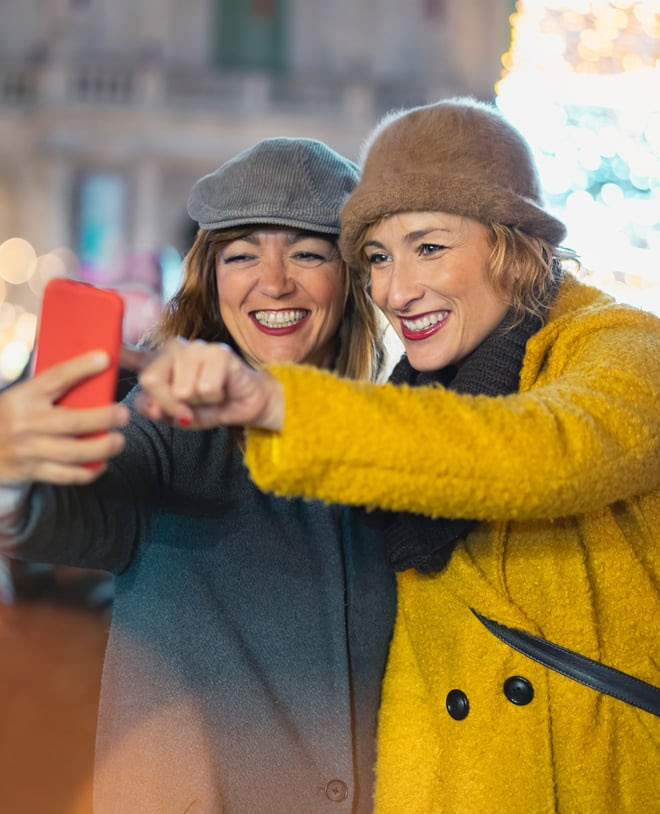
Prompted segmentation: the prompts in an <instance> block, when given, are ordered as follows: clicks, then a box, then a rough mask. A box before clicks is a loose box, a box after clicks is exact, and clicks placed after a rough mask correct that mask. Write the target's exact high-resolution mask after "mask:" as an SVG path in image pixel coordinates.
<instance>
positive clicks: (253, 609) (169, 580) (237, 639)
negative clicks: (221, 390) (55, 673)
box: [2, 396, 395, 814]
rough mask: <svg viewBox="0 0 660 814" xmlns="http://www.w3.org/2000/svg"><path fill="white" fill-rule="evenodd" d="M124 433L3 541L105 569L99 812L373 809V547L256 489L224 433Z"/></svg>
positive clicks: (379, 616) (382, 594)
mask: <svg viewBox="0 0 660 814" xmlns="http://www.w3.org/2000/svg"><path fill="white" fill-rule="evenodd" d="M131 398H132V397H131V396H129V397H128V402H129V404H130V402H131ZM126 434H127V445H126V448H125V450H124V452H123V453H122V454H121V455H120V456H119V457H118V458H116V459H115V460H114V461H113V462H112V463H111V465H110V468H109V470H108V472H107V473H106V474H104V475H103V476H102V477H101V478H100V479H99V480H98V481H97V482H96V483H95V484H93V485H91V486H85V487H55V488H53V487H50V486H45V485H37V486H35V487H34V488H33V491H32V493H31V497H30V506H29V513H28V517H27V520H26V522H25V524H24V525H23V526H22V528H21V529H19V530H18V531H17V533H16V534H14V535H12V536H11V537H9V538H3V539H2V545H3V548H4V549H5V550H6V551H9V553H11V555H12V556H16V557H20V558H25V559H31V560H33V561H36V562H50V563H62V564H67V565H77V566H82V567H85V568H100V569H104V570H108V571H110V572H112V573H113V574H115V600H114V605H113V616H112V624H111V628H110V635H109V640H108V645H107V652H106V658H105V664H104V671H103V682H102V691H101V700H100V710H99V719H98V733H97V754H96V772H95V780H94V805H95V808H94V810H95V814H133V812H135V814H184V812H185V814H220V812H227V813H230V812H232V813H233V812H236V813H238V814H257V813H258V814H295V813H296V812H300V813H301V814H315V813H316V812H337V814H340V813H341V812H346V813H348V812H360V814H363V813H366V812H369V811H370V810H371V808H372V805H371V790H372V767H373V763H374V756H375V755H374V752H375V730H376V713H377V707H378V703H379V697H380V683H381V678H382V674H383V671H384V665H385V659H386V653H387V648H388V644H389V640H390V635H391V630H392V625H393V620H394V611H395V584H394V578H393V576H392V574H391V572H390V570H389V568H388V567H387V565H386V563H385V561H384V556H383V552H382V549H381V547H380V546H379V545H378V542H377V540H375V539H374V537H372V536H370V534H371V532H369V531H368V530H367V529H365V528H364V527H362V526H360V527H359V528H358V524H357V523H356V522H354V518H353V516H352V515H351V513H350V511H349V510H348V509H345V508H341V507H338V506H326V505H323V504H321V503H318V502H310V501H303V500H286V499H282V498H275V497H273V496H272V495H269V494H263V493H261V492H260V491H259V490H258V489H257V488H256V487H255V486H254V484H253V483H252V482H251V481H250V479H249V477H248V474H247V471H246V469H245V467H244V465H243V461H242V455H241V452H240V450H239V449H238V447H237V446H236V445H231V444H228V433H227V431H226V430H225V429H218V430H212V431H204V432H184V431H182V430H177V429H171V428H168V427H166V426H162V425H156V424H153V423H151V422H149V421H147V420H145V419H144V418H142V417H141V416H138V415H134V416H133V418H132V420H131V424H130V425H129V427H128V428H127V429H126ZM329 442H331V441H329Z"/></svg>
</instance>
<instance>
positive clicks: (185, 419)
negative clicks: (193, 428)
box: [179, 415, 192, 427]
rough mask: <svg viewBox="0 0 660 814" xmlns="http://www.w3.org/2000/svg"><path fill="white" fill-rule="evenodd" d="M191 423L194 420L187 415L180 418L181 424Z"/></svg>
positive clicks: (187, 425) (187, 424) (185, 425)
mask: <svg viewBox="0 0 660 814" xmlns="http://www.w3.org/2000/svg"><path fill="white" fill-rule="evenodd" d="M191 423H192V421H191V420H190V419H189V418H188V417H187V416H185V415H184V416H181V418H180V419H179V424H180V425H181V426H182V427H189V426H190V425H191Z"/></svg>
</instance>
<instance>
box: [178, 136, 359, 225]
mask: <svg viewBox="0 0 660 814" xmlns="http://www.w3.org/2000/svg"><path fill="white" fill-rule="evenodd" d="M358 174H359V171H358V168H357V166H356V165H355V164H354V163H353V162H352V161H349V160H348V159H347V158H344V157H343V156H341V155H339V153H336V152H335V151H334V150H332V149H330V147H328V146H326V145H325V144H323V143H322V142H320V141H316V140H314V139H302V138H300V139H292V138H284V137H281V138H270V139H264V140H263V141H260V142H258V143H257V144H255V145H254V146H253V147H250V148H249V149H247V150H243V152H241V153H239V154H238V155H237V156H235V157H234V158H232V159H230V160H229V161H227V162H226V163H224V164H223V165H222V166H221V167H219V168H218V169H217V170H215V172H212V173H209V174H208V175H205V176H203V177H202V178H200V179H199V180H198V181H197V182H196V183H195V185H194V186H193V188H192V190H191V192H190V196H189V198H188V214H189V215H190V217H191V218H192V219H193V220H195V221H197V223H198V224H199V225H200V227H201V228H202V229H226V228H228V227H230V226H249V225H252V224H257V223H266V224H269V225H280V226H291V227H293V228H299V229H307V230H309V231H312V232H323V233H324V234H333V235H336V234H338V233H339V213H340V211H341V208H342V206H343V205H344V202H345V201H346V198H347V197H348V195H349V193H350V192H351V190H352V189H353V188H354V186H355V184H356V182H357V179H358Z"/></svg>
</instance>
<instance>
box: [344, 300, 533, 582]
mask: <svg viewBox="0 0 660 814" xmlns="http://www.w3.org/2000/svg"><path fill="white" fill-rule="evenodd" d="M512 322H513V317H512V314H511V313H509V314H507V316H506V317H505V318H504V320H502V322H501V323H500V325H499V326H498V327H497V328H496V329H495V330H494V331H493V332H492V333H491V334H489V336H487V337H486V339H484V341H483V342H482V343H481V344H480V345H479V346H478V347H477V348H476V349H475V350H474V351H472V353H471V354H470V355H469V356H467V357H466V358H465V359H464V360H463V362H462V363H461V365H460V367H456V366H453V365H450V366H448V367H445V368H443V369H442V370H437V371H427V372H419V371H417V370H415V369H414V368H412V367H411V365H410V363H409V362H408V357H407V356H406V355H405V354H404V355H403V356H402V357H401V360H400V361H399V362H398V364H397V365H396V367H395V368H394V370H393V371H392V374H391V376H390V378H389V381H390V382H392V383H394V384H407V385H409V386H412V387H420V386H422V385H433V386H441V387H445V388H447V389H448V390H454V391H456V392H457V393H469V394H470V395H486V396H504V395H506V394H507V393H515V392H517V390H518V386H519V378H520V369H521V367H522V363H523V358H524V355H525V348H526V346H527V340H528V339H529V338H530V336H532V335H533V334H535V333H536V332H537V331H538V330H539V329H540V328H541V325H542V320H541V318H540V317H537V316H533V315H531V314H528V315H527V316H526V317H525V318H524V320H523V321H522V322H519V323H518V324H513V326H512ZM358 511H360V512H361V513H362V516H363V519H364V520H365V522H366V523H367V525H369V526H371V527H373V528H376V529H378V530H379V531H380V532H381V533H382V535H383V538H384V544H385V547H386V552H387V556H388V558H389V562H390V564H391V566H392V567H393V568H394V570H395V571H405V570H406V569H408V568H415V569H416V570H417V571H421V572H422V573H425V574H430V573H433V572H434V571H440V570H442V569H443V568H444V566H445V565H446V564H447V562H448V560H449V557H450V556H451V553H452V551H453V549H454V547H455V545H456V544H457V543H458V542H459V540H461V539H462V538H464V537H465V536H466V535H467V534H468V533H469V532H470V531H472V529H473V528H474V527H475V526H476V525H477V523H478V521H476V520H464V519H453V518H448V517H438V518H435V519H434V518H431V517H425V516H423V515H420V514H412V513H410V512H391V511H385V510H382V509H376V510H374V511H371V512H367V511H366V510H364V509H361V510H358Z"/></svg>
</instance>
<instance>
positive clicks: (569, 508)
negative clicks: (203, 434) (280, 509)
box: [246, 276, 660, 814]
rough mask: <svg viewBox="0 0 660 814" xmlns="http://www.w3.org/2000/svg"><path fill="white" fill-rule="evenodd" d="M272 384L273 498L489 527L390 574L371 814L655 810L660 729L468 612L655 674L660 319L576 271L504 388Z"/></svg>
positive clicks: (265, 438)
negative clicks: (440, 564)
mask: <svg viewBox="0 0 660 814" xmlns="http://www.w3.org/2000/svg"><path fill="white" fill-rule="evenodd" d="M273 372H274V373H275V375H276V376H277V377H278V378H279V379H280V380H281V382H282V383H283V386H284V390H285V395H286V404H287V407H286V418H285V426H284V429H283V431H282V432H281V433H268V432H263V431H255V430H252V431H250V432H249V433H248V442H247V456H246V461H247V463H248V465H249V467H250V470H251V474H252V477H253V478H254V480H255V481H256V482H257V484H258V485H259V486H260V487H261V488H263V489H269V490H274V491H276V492H277V493H279V494H296V495H306V496H314V497H319V498H324V499H327V500H331V501H338V502H345V503H355V504H367V505H371V506H380V507H383V508H390V509H395V510H408V511H414V512H421V513H424V514H428V515H431V516H457V517H469V518H477V519H479V520H482V521H485V522H483V523H481V524H480V525H479V526H478V527H477V529H476V530H475V531H474V532H473V533H472V534H470V535H469V536H468V538H467V539H466V540H465V542H464V543H462V544H460V545H459V546H458V547H457V549H456V550H455V551H454V553H453V555H452V557H451V560H450V562H449V565H448V567H447V568H446V569H445V570H443V571H442V572H440V573H438V574H437V575H434V576H424V575H420V574H418V573H416V572H414V571H406V572H403V573H401V574H400V575H399V578H398V586H399V593H398V601H399V607H398V616H397V622H396V629H395V634H394V639H393V642H392V646H391V651H390V657H389V663H388V667H387V673H386V677H385V684H384V694H383V700H382V707H381V716H380V728H379V743H378V752H379V757H378V765H377V788H376V809H377V811H378V812H380V813H381V814H382V812H388V814H389V813H390V812H391V814H407V813H408V812H410V814H427V813H430V812H443V814H453V813H454V812H456V814H458V813H459V812H460V814H488V812H497V814H500V812H502V813H503V814H504V813H505V814H536V812H562V814H624V813H626V812H630V814H642V812H644V814H646V813H647V812H657V811H660V782H659V778H660V759H659V748H660V730H659V719H658V717H656V716H654V715H653V714H651V713H650V712H647V711H644V710H642V709H639V708H637V707H635V706H632V705H629V704H627V703H625V702H624V701H621V700H618V699H616V698H613V697H611V696H609V695H604V694H600V693H599V692H596V691H595V690H593V689H591V688H590V687H587V686H585V685H583V684H581V683H578V682H576V681H575V680H573V679H571V678H567V677H565V676H564V675H562V674H560V673H559V672H556V671H554V670H551V669H547V668H546V667H543V666H541V664H539V663H538V662H536V661H534V660H532V659H530V658H529V657H527V656H525V655H522V654H521V653H519V652H517V651H515V650H513V649H512V648H511V647H509V645H507V644H504V643H503V642H502V641H500V639H498V638H496V637H495V636H494V635H493V634H492V633H490V632H489V631H488V630H487V629H486V628H485V627H484V626H483V625H482V623H481V622H480V621H479V620H478V619H477V617H476V616H475V615H474V613H473V612H472V611H473V610H474V611H476V612H477V613H479V614H481V615H482V616H484V617H486V618H488V619H491V620H495V621H496V622H498V623H500V624H503V625H506V626H509V627H513V628H516V629H518V630H522V631H526V632H528V633H531V634H534V635H535V636H539V637H542V638H544V639H547V640H549V641H551V642H555V643H557V644H560V645H561V646H563V647H564V648H568V649H570V650H573V651H577V652H579V653H581V654H583V655H585V656H587V657H589V658H591V659H595V660H598V661H600V662H602V663H604V664H607V665H609V666H611V667H614V668H616V669H618V670H621V671H624V672H625V673H628V674H630V675H633V676H635V677H637V678H639V679H642V680H643V681H645V682H649V683H651V684H656V685H657V684H658V683H659V682H658V678H659V676H658V670H659V668H658V665H660V646H659V644H660V643H659V635H658V619H659V615H658V610H659V602H658V588H657V586H658V559H659V557H658V545H657V544H658V540H659V539H660V490H659V485H660V320H658V319H657V318H656V317H654V316H652V315H650V314H647V313H644V312H642V311H639V310H637V309H633V308H630V307H626V306H622V305H617V304H616V303H614V302H613V301H612V299H611V298H610V297H608V296H607V295H605V294H603V293H602V292H599V291H597V290H596V289H593V288H590V287H588V286H585V285H583V284H581V283H579V282H578V281H577V280H576V279H575V278H573V277H570V276H566V277H565V278H564V280H563V281H562V284H561V287H560V291H559V294H558V297H557V300H556V302H555V305H554V306H553V308H552V311H551V314H550V316H549V321H548V323H547V325H546V326H545V327H544V328H543V329H542V330H541V331H540V332H539V333H538V334H536V335H535V336H533V337H532V338H531V339H530V341H529V342H528V346H527V351H526V355H525V360H524V365H523V368H522V371H521V378H520V392H519V393H516V394H513V395H510V396H503V397H498V398H489V397H486V396H469V395H459V394H456V393H453V392H449V391H445V390H443V389H441V388H437V389H436V388H419V389H417V390H413V389H409V388H405V387H404V388H395V387H393V386H391V385H386V386H381V387H378V386H373V385H367V384H364V383H349V382H344V381H339V380H337V379H336V378H333V377H331V376H330V375H328V374H325V373H324V372H321V371H316V370H311V369H303V368H295V367H288V366H279V367H274V368H273ZM509 679H513V685H514V686H513V692H512V682H511V681H509ZM516 687H517V689H518V692H517V694H516ZM510 698H512V699H513V700H510ZM448 709H451V710H452V711H453V715H454V717H452V714H450V712H449V711H448ZM456 709H458V712H456ZM464 713H467V714H464Z"/></svg>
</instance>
